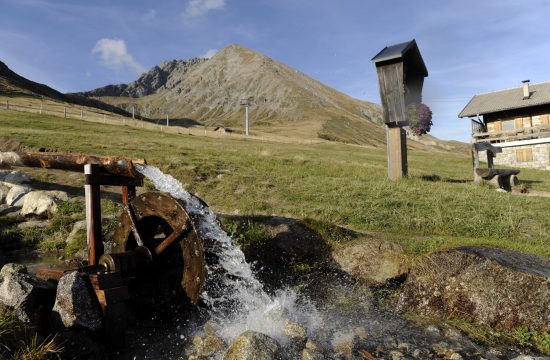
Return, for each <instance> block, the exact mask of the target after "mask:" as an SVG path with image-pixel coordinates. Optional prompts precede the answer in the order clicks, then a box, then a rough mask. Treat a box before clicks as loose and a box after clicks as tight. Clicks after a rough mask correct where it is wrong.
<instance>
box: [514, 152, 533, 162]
mask: <svg viewBox="0 0 550 360" xmlns="http://www.w3.org/2000/svg"><path fill="white" fill-rule="evenodd" d="M516 161H517V162H531V161H533V149H518V150H516Z"/></svg>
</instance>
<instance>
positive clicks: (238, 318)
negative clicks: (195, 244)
mask: <svg viewBox="0 0 550 360" xmlns="http://www.w3.org/2000/svg"><path fill="white" fill-rule="evenodd" d="M136 170H137V171H139V172H140V173H141V174H143V175H144V176H145V177H146V178H148V179H150V180H151V181H152V182H153V184H154V185H155V187H156V188H157V189H158V190H159V191H163V192H167V193H169V194H170V195H172V196H173V197H174V198H176V199H179V200H181V201H183V202H184V203H185V204H186V210H187V212H188V213H189V215H190V216H191V217H192V219H193V222H194V224H195V225H196V231H197V232H199V235H200V237H201V239H202V240H203V241H204V245H205V252H207V254H206V255H207V258H208V259H210V260H213V261H209V264H208V266H207V280H206V283H205V290H204V293H203V294H202V299H203V300H204V302H205V304H206V305H207V309H208V315H209V318H211V319H213V320H214V321H215V322H216V323H217V324H218V325H219V326H220V329H221V330H220V336H221V337H222V338H223V340H224V341H225V342H226V343H227V344H229V343H231V341H232V340H233V339H235V338H236V337H237V336H239V335H240V334H241V333H242V332H244V331H245V330H255V331H258V332H261V333H264V334H267V335H269V336H271V337H273V338H275V339H276V340H277V341H278V342H279V343H280V344H281V345H282V346H283V347H284V346H286V345H288V346H292V345H291V344H289V339H288V338H287V337H286V336H285V333H284V329H285V321H287V320H290V321H292V322H296V323H300V324H303V325H305V327H306V329H307V335H308V338H310V339H313V340H314V341H316V342H317V343H318V344H319V345H320V346H321V348H323V352H324V353H325V354H328V356H329V357H328V358H339V357H338V356H339V355H336V357H334V356H335V354H336V353H335V351H334V350H333V346H335V344H336V343H337V342H338V341H343V342H345V341H346V339H348V338H355V337H357V336H360V337H362V340H361V341H362V343H361V344H362V345H361V348H362V349H366V348H368V349H369V350H370V351H378V350H379V349H382V353H383V354H386V355H384V356H382V357H380V358H394V357H393V355H391V352H392V351H399V352H404V353H407V354H409V356H412V358H417V359H419V358H420V359H423V358H428V357H430V358H432V357H434V356H435V354H436V353H437V351H438V350H434V349H436V348H438V347H439V348H447V347H448V348H453V349H457V351H461V352H462V353H463V354H465V356H466V358H476V359H479V358H480V356H481V355H483V356H482V357H481V358H495V359H496V358H511V357H512V356H513V355H515V354H517V353H515V352H509V351H508V350H503V351H502V352H501V353H500V355H499V356H493V355H492V353H491V351H493V350H494V349H491V348H489V347H487V346H485V345H480V344H478V343H475V342H472V341H471V340H470V339H468V338H467V337H465V336H463V335H462V334H460V333H457V332H456V331H455V332H452V331H451V332H450V333H449V334H450V335H448V334H447V333H445V332H441V331H440V330H438V331H431V330H430V331H428V330H427V329H428V328H424V327H422V326H419V325H417V324H414V323H412V322H410V321H407V320H404V319H403V318H401V317H400V316H399V315H396V314H394V313H393V312H390V311H387V310H384V309H381V308H380V307H379V306H378V305H376V301H374V299H373V295H372V292H370V290H369V289H366V288H365V287H361V286H356V285H357V284H355V282H354V281H353V279H350V278H349V277H347V276H346V275H345V274H343V273H337V274H331V273H330V271H327V272H321V273H317V274H314V275H313V276H312V277H310V278H304V279H302V282H303V287H302V288H306V289H307V288H309V290H307V291H301V292H300V293H297V292H296V291H294V290H293V289H291V288H284V287H283V289H281V290H279V291H277V292H275V293H274V294H273V293H269V292H267V291H266V290H265V289H264V286H263V285H262V283H261V282H260V281H259V280H258V278H257V277H256V276H255V273H254V271H253V268H252V267H251V265H250V264H249V263H248V262H247V261H246V259H245V256H244V254H243V252H242V251H241V250H240V249H239V247H238V246H235V245H234V244H233V242H232V239H231V237H230V236H228V235H227V233H225V232H224V231H223V230H222V229H221V227H220V223H219V222H218V219H217V217H216V215H215V214H214V213H213V212H212V210H210V209H209V208H208V206H206V204H204V203H203V202H202V201H201V200H200V199H199V198H197V197H196V196H194V195H192V194H190V193H189V192H187V191H186V190H185V189H184V188H183V186H182V184H181V183H180V182H179V181H177V180H176V179H175V178H173V177H172V176H170V175H166V174H164V173H162V172H161V171H160V170H159V169H158V168H156V167H154V166H149V165H146V166H142V165H136ZM311 289H313V291H312V290H311ZM306 294H307V295H306ZM188 325H191V324H188ZM167 331H168V335H167V338H168V339H167V340H169V341H170V336H171V335H170V332H171V331H172V330H170V329H167ZM199 332H200V330H199ZM180 334H181V333H180ZM358 334H359V335H358ZM151 337H152V338H156V339H158V337H159V334H156V336H154V335H152V334H151ZM178 338H179V339H184V338H185V336H184V335H183V334H181V335H179V336H178ZM163 344H164V343H163ZM140 345H141V344H138V347H139V346H140ZM143 346H144V347H145V343H144V344H143ZM163 346H164V345H161V347H163ZM180 346H181V345H179V343H176V346H175V347H174V348H173V350H170V351H169V352H168V353H169V357H165V356H166V355H164V356H162V358H178V359H179V358H185V357H186V356H185V355H183V353H182V350H181V347H180ZM384 349H385V350H384ZM392 349H393V350H392ZM132 351H133V350H132ZM354 351H355V350H354ZM499 351H500V350H499ZM132 354H133V353H132ZM298 354H299V353H298ZM415 354H416V355H415ZM448 354H449V353H447V355H448ZM142 355H143V354H142ZM457 355H458V354H457ZM132 356H133V355H132ZM395 356H397V355H395ZM139 358H160V357H159V356H158V355H155V354H154V353H150V354H149V355H147V354H145V356H140V357H139ZM298 358H301V355H300V354H299V355H298ZM325 358H326V357H325ZM353 358H354V359H355V358H358V357H356V356H354V357H353ZM359 358H365V357H359ZM397 358H399V356H397ZM407 358H410V357H407ZM451 358H452V357H451ZM456 358H458V357H456ZM460 358H462V357H460ZM133 359H136V357H133Z"/></svg>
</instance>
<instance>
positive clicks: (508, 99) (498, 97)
mask: <svg viewBox="0 0 550 360" xmlns="http://www.w3.org/2000/svg"><path fill="white" fill-rule="evenodd" d="M529 92H530V94H531V96H530V97H529V98H528V99H525V100H524V99H523V87H521V86H520V87H517V88H513V89H506V90H500V91H494V92H490V93H486V94H479V95H475V96H474V97H473V98H472V100H470V102H469V103H468V105H466V107H465V108H464V109H463V110H462V111H461V112H460V114H458V117H461V118H462V117H467V116H476V115H484V114H489V113H494V112H498V111H505V110H512V109H521V108H526V107H531V106H537V105H545V104H550V82H544V83H540V84H530V85H529Z"/></svg>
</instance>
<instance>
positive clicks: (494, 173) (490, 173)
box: [475, 168, 520, 180]
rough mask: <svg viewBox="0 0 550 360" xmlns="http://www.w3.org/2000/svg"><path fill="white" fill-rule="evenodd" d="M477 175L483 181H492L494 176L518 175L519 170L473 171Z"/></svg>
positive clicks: (483, 169)
mask: <svg viewBox="0 0 550 360" xmlns="http://www.w3.org/2000/svg"><path fill="white" fill-rule="evenodd" d="M475 172H476V174H477V175H479V176H481V177H482V178H483V179H485V180H489V179H492V178H493V177H495V176H497V175H498V176H510V175H517V174H519V172H520V170H517V169H486V168H477V169H475Z"/></svg>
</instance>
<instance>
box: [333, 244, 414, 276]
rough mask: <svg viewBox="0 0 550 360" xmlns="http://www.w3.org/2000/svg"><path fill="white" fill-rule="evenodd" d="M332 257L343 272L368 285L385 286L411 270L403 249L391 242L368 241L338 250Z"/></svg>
mask: <svg viewBox="0 0 550 360" xmlns="http://www.w3.org/2000/svg"><path fill="white" fill-rule="evenodd" d="M332 257H333V259H334V261H335V262H336V264H337V265H338V266H339V267H340V268H341V270H343V271H345V272H346V273H348V274H350V275H351V276H352V277H354V278H355V279H357V280H360V281H362V282H363V283H365V284H367V285H383V284H385V283H386V282H387V281H388V280H391V279H395V278H399V277H402V276H404V275H405V274H406V273H407V272H408V270H409V269H408V266H407V265H406V264H407V262H406V257H405V255H404V253H403V248H401V246H399V245H397V244H394V243H392V242H389V241H380V240H374V239H368V240H365V241H364V242H362V243H360V244H355V245H352V246H346V247H343V248H340V249H337V250H336V251H334V252H333V253H332Z"/></svg>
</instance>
